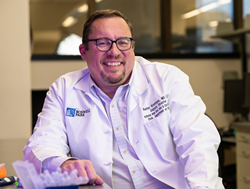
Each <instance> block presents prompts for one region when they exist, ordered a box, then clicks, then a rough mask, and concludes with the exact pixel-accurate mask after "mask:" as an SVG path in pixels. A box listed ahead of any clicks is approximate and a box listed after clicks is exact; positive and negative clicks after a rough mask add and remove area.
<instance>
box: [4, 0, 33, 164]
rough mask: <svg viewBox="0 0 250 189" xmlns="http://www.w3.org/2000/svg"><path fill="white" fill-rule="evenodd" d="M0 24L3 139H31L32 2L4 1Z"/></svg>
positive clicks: (24, 0)
mask: <svg viewBox="0 0 250 189" xmlns="http://www.w3.org/2000/svg"><path fill="white" fill-rule="evenodd" d="M0 23H1V29H0V42H1V46H0V71H1V74H0V91H1V92H0V139H14V138H28V137H29V136H30V134H31V101H30V96H31V95H30V94H31V92H30V44H29V1H28V0H1V1H0ZM0 163H1V162H0Z"/></svg>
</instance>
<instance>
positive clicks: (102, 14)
mask: <svg viewBox="0 0 250 189" xmlns="http://www.w3.org/2000/svg"><path fill="white" fill-rule="evenodd" d="M112 17H120V18H122V19H123V20H125V22H126V23H127V24H128V27H129V29H130V32H131V35H132V37H133V27H132V24H131V22H130V21H129V20H128V18H127V17H126V16H125V15H123V14H122V13H121V12H119V11H117V10H112V9H106V10H97V11H95V12H94V13H93V14H92V15H91V16H90V17H89V18H88V20H87V21H86V22H85V24H84V27H83V33H82V44H84V46H85V48H86V50H88V43H87V40H88V37H89V34H90V33H91V24H92V23H93V22H94V20H96V19H98V18H112Z"/></svg>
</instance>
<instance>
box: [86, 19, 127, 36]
mask: <svg viewBox="0 0 250 189" xmlns="http://www.w3.org/2000/svg"><path fill="white" fill-rule="evenodd" d="M109 26H110V27H109ZM124 26H125V27H126V28H127V29H128V30H127V31H129V32H130V28H129V26H128V24H127V22H126V21H125V20H124V19H123V18H121V17H118V16H114V17H103V18H97V19H96V20H94V21H93V22H92V24H91V26H90V30H91V33H93V32H95V31H98V32H100V33H105V32H106V30H109V29H111V28H112V27H113V28H114V29H118V28H119V27H123V28H124ZM102 27H104V28H102ZM101 28H102V29H101ZM103 29H105V30H103ZM122 31H124V32H125V31H126V30H122ZM130 33H131V32H130Z"/></svg>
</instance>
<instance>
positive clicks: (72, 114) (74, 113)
mask: <svg viewBox="0 0 250 189" xmlns="http://www.w3.org/2000/svg"><path fill="white" fill-rule="evenodd" d="M89 112H90V109H87V110H78V109H76V108H67V110H66V116H68V117H77V116H78V117H83V116H85V114H86V113H89Z"/></svg>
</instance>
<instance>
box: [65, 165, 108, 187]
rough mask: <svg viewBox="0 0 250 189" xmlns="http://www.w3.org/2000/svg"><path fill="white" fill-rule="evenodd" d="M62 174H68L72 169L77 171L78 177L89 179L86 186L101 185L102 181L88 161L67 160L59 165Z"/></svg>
mask: <svg viewBox="0 0 250 189" xmlns="http://www.w3.org/2000/svg"><path fill="white" fill-rule="evenodd" d="M61 169H62V172H64V171H67V172H68V173H70V172H71V171H73V170H74V169H76V170H77V171H78V174H77V175H78V176H79V177H82V178H89V183H88V184H96V185H102V184H103V180H102V179H101V178H100V177H99V175H97V174H96V172H95V169H94V167H93V164H92V162H91V161H89V160H67V161H65V162H64V163H63V164H62V165H61Z"/></svg>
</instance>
